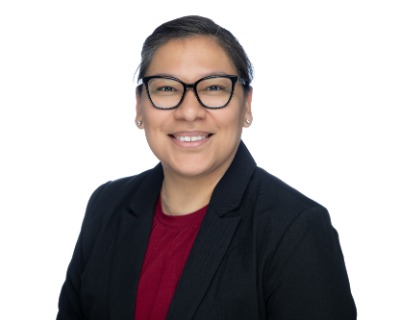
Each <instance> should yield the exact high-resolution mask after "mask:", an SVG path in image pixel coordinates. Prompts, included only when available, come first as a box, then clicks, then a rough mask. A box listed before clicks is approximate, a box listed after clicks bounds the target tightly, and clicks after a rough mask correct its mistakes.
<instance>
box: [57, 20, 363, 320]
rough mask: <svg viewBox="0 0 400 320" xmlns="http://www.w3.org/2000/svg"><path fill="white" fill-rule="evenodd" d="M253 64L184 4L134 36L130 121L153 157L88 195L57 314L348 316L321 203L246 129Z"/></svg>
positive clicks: (246, 318) (351, 309)
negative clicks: (136, 53) (289, 179)
mask: <svg viewBox="0 0 400 320" xmlns="http://www.w3.org/2000/svg"><path fill="white" fill-rule="evenodd" d="M251 80H252V67H251V63H250V61H249V60H248V58H247V56H246V53H245V52H244V50H243V48H242V47H241V45H240V44H239V43H238V42H237V40H236V39H235V38H234V36H233V35H232V34H231V33H230V32H229V31H227V30H225V29H223V28H221V27H220V26H218V25H216V24H215V23H214V22H213V21H211V20H209V19H207V18H203V17H199V16H186V17H182V18H179V19H176V20H173V21H169V22H167V23H165V24H163V25H161V26H160V27H158V28H157V29H156V30H155V31H154V32H153V34H152V35H150V36H149V37H148V38H147V39H146V41H145V43H144V46H143V50H142V63H141V65H140V70H139V82H138V87H137V92H136V95H137V97H136V98H137V106H136V110H137V115H136V123H137V126H138V127H139V128H140V129H144V132H145V135H146V138H147V141H148V144H149V146H150V148H151V150H152V151H153V152H154V154H155V155H156V156H157V158H158V159H159V160H160V164H159V165H157V166H156V167H155V168H153V169H151V170H149V171H146V172H143V173H141V174H139V175H137V176H133V177H129V178H124V179H121V180H117V181H113V182H109V183H106V184H104V185H103V186H101V187H99V188H98V189H97V190H96V191H95V192H94V194H93V195H92V197H91V199H90V201H89V204H88V208H87V212H86V215H85V219H84V222H83V225H82V230H81V233H80V236H79V239H78V242H77V245H76V248H75V252H74V255H73V258H72V261H71V263H70V265H69V268H68V272H67V278H66V281H65V283H64V286H63V289H62V291H61V296H60V302H59V313H58V317H57V319H60V320H63V319H96V320H102V319H136V320H141V319H176V320H183V319H207V320H212V319H218V320H220V319H230V320H232V319H240V320H250V319H274V320H276V319H307V320H308V319H318V320H323V319H337V320H339V319H340V320H344V319H355V318H356V309H355V305H354V301H353V298H352V295H351V291H350V286H349V282H348V278H347V274H346V269H345V265H344V261H343V256H342V252H341V249H340V245H339V241H338V237H337V234H336V231H335V230H334V228H333V227H332V225H331V223H330V218H329V215H328V213H327V211H326V209H324V208H323V207H322V206H321V205H319V204H317V203H316V202H314V201H312V200H310V199H308V198H307V197H305V196H304V195H302V194H300V193H299V192H298V191H296V190H294V189H292V188H291V187H289V186H287V185H286V184H284V183H283V182H281V181H280V180H278V179H277V178H275V177H273V176H271V175H270V174H268V173H267V172H265V171H264V170H262V169H260V168H258V167H257V166H256V164H255V162H254V160H253V158H252V157H251V155H250V153H249V151H248V150H247V149H246V147H245V145H244V144H243V142H242V141H241V133H242V128H243V127H248V126H250V125H251V122H252V113H251V100H252V88H251V86H250V83H251Z"/></svg>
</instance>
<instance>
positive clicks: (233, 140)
mask: <svg viewBox="0 0 400 320" xmlns="http://www.w3.org/2000/svg"><path fill="white" fill-rule="evenodd" d="M215 74H227V75H238V73H237V70H236V68H235V66H234V64H233V63H232V61H231V60H230V58H229V57H228V56H227V55H226V53H225V51H224V50H223V49H222V48H221V47H220V45H219V44H218V43H217V41H216V40H215V39H214V38H212V37H206V36H195V37H189V38H183V39H174V40H170V41H169V42H167V43H166V44H164V45H163V46H161V47H160V48H159V49H158V50H157V51H156V53H155V55H154V56H153V59H152V62H151V63H150V65H149V68H148V70H147V72H146V76H154V75H168V76H172V77H175V78H178V79H180V80H182V81H183V82H185V83H194V82H196V81H197V80H199V79H200V78H203V77H206V76H209V75H215ZM251 96H252V92H251V90H250V91H249V93H248V94H247V95H245V94H244V89H243V87H242V85H241V84H238V83H236V85H235V90H234V94H233V97H232V99H231V101H230V103H229V104H228V105H227V106H226V107H225V108H222V109H214V110H211V109H206V108H203V107H202V106H201V105H200V103H199V102H198V101H197V99H196V97H195V95H194V92H193V90H187V92H186V95H185V98H184V100H183V102H182V104H181V105H180V106H179V107H178V108H177V109H173V110H158V109H156V108H154V107H153V106H152V105H151V103H150V101H149V100H148V98H147V95H146V90H145V88H142V91H141V93H140V94H138V96H137V106H136V110H137V115H136V120H137V121H138V120H140V121H142V122H143V124H142V127H143V128H144V130H145V134H146V138H147V141H148V144H149V146H150V148H151V150H152V151H153V152H154V154H155V155H156V157H157V158H158V159H159V160H160V161H161V163H162V165H163V168H164V172H165V174H175V175H179V176H183V177H200V176H207V177H211V176H214V177H217V178H218V177H221V176H222V175H223V174H224V172H225V171H226V170H227V168H228V167H229V165H230V163H231V162H232V160H233V158H234V156H235V153H236V150H237V147H238V145H239V142H240V138H241V133H242V128H243V127H244V126H246V119H249V120H250V121H251V120H252V116H251Z"/></svg>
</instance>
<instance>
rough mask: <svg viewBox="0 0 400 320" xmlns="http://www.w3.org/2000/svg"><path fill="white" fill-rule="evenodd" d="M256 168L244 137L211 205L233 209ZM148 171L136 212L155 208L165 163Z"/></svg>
mask: <svg viewBox="0 0 400 320" xmlns="http://www.w3.org/2000/svg"><path fill="white" fill-rule="evenodd" d="M255 168H256V162H255V161H254V159H253V157H252V156H251V154H250V152H249V150H248V149H247V148H246V146H245V144H244V143H243V142H242V141H241V142H240V144H239V147H238V150H237V152H236V155H235V158H234V160H233V162H232V164H231V165H230V167H229V169H228V170H227V171H226V173H225V174H224V176H223V177H222V178H221V180H220V181H219V183H218V184H217V186H216V187H215V189H214V192H213V194H212V196H211V200H210V205H209V206H210V207H212V208H213V209H214V211H215V213H217V214H218V215H219V216H223V215H224V214H225V213H227V212H229V211H232V210H234V209H235V208H236V207H238V206H239V204H240V202H241V200H242V196H243V194H244V191H245V190H246V187H247V184H248V182H249V181H250V178H251V176H252V174H253V172H254V170H255ZM147 173H148V175H147V177H146V178H145V180H144V181H143V183H142V184H141V185H140V186H139V190H138V191H137V192H136V194H135V195H134V197H133V199H132V202H131V204H130V208H131V210H132V212H133V214H135V215H141V214H148V213H149V211H151V212H153V211H152V210H154V206H155V203H156V201H157V198H158V195H159V191H160V189H161V185H162V181H163V178H164V175H163V170H162V166H161V164H160V163H159V164H158V165H157V166H155V167H154V168H153V169H151V170H149V171H147Z"/></svg>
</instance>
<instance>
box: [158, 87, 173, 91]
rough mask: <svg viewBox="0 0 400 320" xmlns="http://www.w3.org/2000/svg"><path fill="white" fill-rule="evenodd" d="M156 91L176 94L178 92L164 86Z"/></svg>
mask: <svg viewBox="0 0 400 320" xmlns="http://www.w3.org/2000/svg"><path fill="white" fill-rule="evenodd" d="M156 90H157V91H163V92H174V91H176V89H175V88H173V87H166V86H164V87H159V88H157V89H156Z"/></svg>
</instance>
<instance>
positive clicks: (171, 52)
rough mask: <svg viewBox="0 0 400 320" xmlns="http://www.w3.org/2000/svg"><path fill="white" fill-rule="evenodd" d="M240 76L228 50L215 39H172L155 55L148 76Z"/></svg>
mask: <svg viewBox="0 0 400 320" xmlns="http://www.w3.org/2000/svg"><path fill="white" fill-rule="evenodd" d="M216 73H226V74H237V71H236V67H235V65H234V63H233V62H232V60H231V58H230V57H229V56H228V54H227V53H226V52H225V50H224V49H223V48H222V47H221V45H220V44H219V43H218V41H217V39H216V38H214V37H212V36H192V37H186V38H179V39H172V40H169V41H168V42H166V43H165V44H163V45H162V46H160V47H159V48H158V49H157V51H156V52H155V54H154V56H153V58H152V60H151V62H150V65H149V68H148V70H147V72H146V75H156V74H166V75H171V76H175V77H179V78H180V79H182V80H195V79H196V77H197V78H198V77H203V76H207V75H210V74H216Z"/></svg>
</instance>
